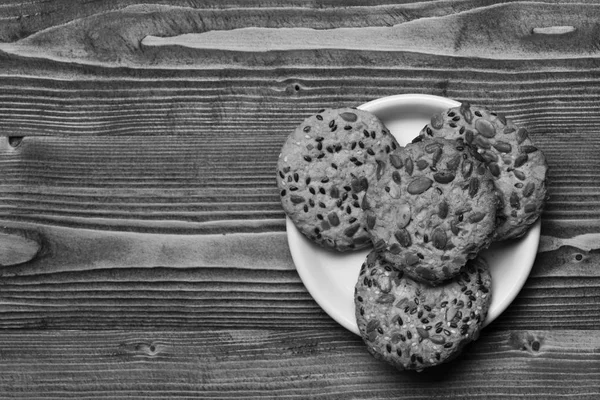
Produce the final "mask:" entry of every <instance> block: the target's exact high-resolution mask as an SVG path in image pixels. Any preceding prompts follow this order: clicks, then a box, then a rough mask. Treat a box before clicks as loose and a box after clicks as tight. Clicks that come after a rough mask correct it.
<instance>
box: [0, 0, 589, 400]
mask: <svg viewBox="0 0 600 400" xmlns="http://www.w3.org/2000/svg"><path fill="white" fill-rule="evenodd" d="M599 21H600V6H599V5H597V2H595V1H591V0H590V1H576V2H575V1H573V2H571V1H562V2H561V1H545V2H503V1H493V0H469V1H435V2H410V1H401V2H396V3H394V2H389V1H377V2H361V1H352V2H336V1H331V2H312V1H302V0H297V1H292V0H290V1H285V2H275V1H247V2H241V1H235V0H229V1H225V2H216V1H205V2H201V1H195V2H194V1H193V2H188V1H186V2H178V1H171V2H161V4H136V2H135V1H119V2H110V3H109V2H92V3H81V4H75V5H72V4H67V2H63V1H56V2H41V1H31V2H26V3H25V2H16V1H6V2H4V3H3V5H2V6H0V398H27V399H29V398H68V397H73V398H93V397H106V398H117V397H150V396H155V397H159V398H160V397H162V398H184V397H194V398H198V397H205V398H209V397H225V398H227V397H229V398H249V397H252V396H253V397H260V398H264V397H269V396H271V397H276V396H279V397H293V398H310V397H312V398H398V397H402V398H431V397H434V396H437V397H440V398H442V397H444V396H445V397H447V398H452V397H459V396H460V397H464V398H515V397H521V398H544V399H545V398H551V397H558V396H567V395H569V396H572V397H579V398H598V397H600V389H599V385H598V382H600V370H599V369H598V366H599V365H600V362H599V361H600V360H599V359H598V349H599V348H600V344H599V341H600V329H599V327H598V321H600V252H599V250H600V172H598V171H600V156H599V155H598V154H599V151H600V130H599V128H598V125H599V123H600V46H598V32H600V22H599ZM399 93H428V94H435V95H441V96H448V97H451V98H455V99H457V100H468V101H471V102H472V103H479V104H483V105H487V106H491V107H493V108H495V109H497V110H498V111H501V112H503V113H505V114H506V115H507V116H509V117H512V118H513V119H514V120H515V121H516V122H517V123H519V124H522V125H523V126H525V127H527V128H528V129H529V131H530V132H531V136H532V138H533V139H534V140H535V141H536V143H537V145H538V147H540V148H541V149H542V150H544V152H545V153H546V155H547V158H548V162H549V165H550V173H549V178H550V183H549V192H550V200H549V202H548V205H547V208H546V211H545V213H544V215H543V221H542V241H541V243H540V250H539V254H538V257H537V260H536V263H535V265H534V269H533V272H532V274H531V276H530V278H529V280H528V281H527V284H526V286H525V288H524V290H523V291H522V292H521V293H520V294H519V296H518V298H517V299H516V300H515V302H514V303H513V304H512V305H511V306H510V308H509V309H508V310H507V311H506V312H505V313H504V314H503V315H502V316H501V317H500V318H499V319H498V320H497V321H496V322H495V323H494V324H492V325H491V326H490V327H488V328H487V329H486V333H485V334H484V335H483V337H482V338H481V339H480V340H479V341H478V342H477V343H476V344H475V345H474V346H472V347H471V350H470V351H469V352H468V353H467V354H466V355H465V356H464V357H463V359H462V360H461V361H460V362H459V363H457V364H456V365H454V366H453V367H452V368H447V369H443V370H441V371H442V372H443V373H442V372H438V373H437V374H433V375H429V376H427V375H424V374H420V375H415V374H409V375H407V374H402V373H397V372H395V371H392V370H391V369H389V368H387V367H386V366H384V365H381V364H380V363H378V362H376V361H374V360H372V359H371V358H370V356H368V355H367V354H366V352H365V351H364V348H363V347H362V345H361V343H360V341H359V340H358V338H356V337H353V336H352V335H351V334H349V333H347V332H345V331H344V330H343V329H342V328H341V327H339V326H338V325H337V324H336V323H335V322H334V321H332V320H331V319H330V318H329V317H328V316H327V315H326V314H325V313H324V312H323V311H322V310H321V309H320V308H319V307H318V306H317V304H316V303H315V302H314V301H313V300H312V298H311V297H310V295H309V294H308V293H307V292H306V290H305V288H304V287H303V285H302V282H301V281H300V279H299V277H298V275H297V273H296V272H295V268H294V265H293V262H292V260H291V257H290V255H289V252H288V250H287V242H286V237H285V226H284V215H283V212H282V210H281V207H280V204H279V199H278V194H277V190H276V187H275V176H274V170H275V164H276V158H277V155H278V152H279V148H280V146H281V144H282V143H283V140H284V139H285V137H286V135H287V134H288V133H289V132H290V131H291V130H292V129H293V128H294V126H295V125H296V124H297V123H298V122H299V121H301V120H302V119H303V118H304V117H305V116H307V115H308V114H310V113H312V112H314V111H315V110H317V109H319V108H322V107H324V106H332V107H336V106H346V105H349V106H356V105H359V104H361V103H363V102H365V101H368V100H372V99H374V98H377V97H382V96H386V95H392V94H399ZM528 332H531V335H532V336H531V337H530V336H529V334H528ZM531 338H533V339H531ZM530 339H531V340H530ZM535 340H537V342H536V343H539V346H540V347H539V349H538V350H532V343H533V342H535ZM523 345H525V350H522V347H523ZM152 346H154V347H153V348H154V350H152ZM537 346H538V345H537V344H536V345H534V347H535V348H537ZM442 375H446V376H442Z"/></svg>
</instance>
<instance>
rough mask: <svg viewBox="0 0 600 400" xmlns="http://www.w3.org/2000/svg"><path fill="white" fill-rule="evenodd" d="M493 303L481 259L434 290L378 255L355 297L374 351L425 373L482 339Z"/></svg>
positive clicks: (359, 317)
mask: <svg viewBox="0 0 600 400" xmlns="http://www.w3.org/2000/svg"><path fill="white" fill-rule="evenodd" d="M490 301H491V275H490V273H489V270H488V267H487V264H486V263H485V261H484V260H483V259H482V258H480V257H478V258H476V259H473V260H470V261H469V262H468V263H467V265H466V266H465V268H464V270H463V271H462V272H461V274H460V275H458V276H457V277H456V278H454V279H453V280H450V281H448V282H446V283H444V284H443V285H440V286H430V285H427V284H424V283H420V282H417V281H414V280H412V279H410V278H409V277H407V276H406V274H404V273H403V271H402V269H401V268H397V266H396V265H394V264H392V263H389V262H387V261H385V260H383V258H381V256H380V255H378V254H377V253H376V252H374V251H373V252H371V253H369V255H368V256H367V259H366V261H365V263H364V264H363V266H362V268H361V271H360V275H359V277H358V282H357V284H356V289H355V295H354V304H355V310H356V320H357V323H358V328H359V331H360V334H361V336H362V338H363V340H364V342H365V343H366V344H367V348H368V350H369V352H370V353H371V354H372V355H373V356H375V358H378V359H383V360H385V361H387V362H389V363H390V364H392V365H394V366H396V367H397V368H398V369H400V370H403V369H410V370H422V369H424V368H427V367H431V366H435V365H438V364H442V363H444V362H447V361H449V360H451V359H453V358H454V357H456V356H457V355H458V354H459V353H460V352H461V350H462V349H463V347H464V346H465V345H466V344H467V343H469V342H471V341H473V340H475V339H477V337H478V336H479V332H480V330H481V327H482V325H483V323H484V321H485V318H486V316H487V312H488V309H489V305H490Z"/></svg>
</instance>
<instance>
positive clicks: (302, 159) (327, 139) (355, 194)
mask: <svg viewBox="0 0 600 400" xmlns="http://www.w3.org/2000/svg"><path fill="white" fill-rule="evenodd" d="M398 147H399V145H398V143H397V142H396V140H395V139H394V137H393V136H392V135H391V134H390V133H389V131H388V130H387V129H386V128H385V126H384V125H383V123H382V122H381V121H380V120H379V119H378V118H377V117H376V116H375V115H373V114H371V113H369V112H367V111H362V110H357V109H353V108H341V109H326V110H321V111H319V112H318V113H317V114H316V115H312V116H310V117H308V118H307V119H306V120H305V121H304V122H303V123H302V124H301V125H300V126H298V127H297V128H296V130H295V131H294V132H293V133H291V134H290V135H289V136H288V138H287V140H286V142H285V143H284V145H283V147H282V149H281V154H280V155H279V160H278V163H277V184H278V187H279V191H280V197H281V203H282V205H283V209H284V210H285V212H286V214H287V215H288V216H289V217H290V219H291V220H292V221H293V222H294V224H295V225H296V226H297V227H298V229H299V230H300V231H301V232H302V233H303V234H304V235H305V236H306V237H308V238H309V239H311V240H312V241H314V242H315V243H317V244H319V245H321V246H324V247H327V248H331V249H335V250H338V251H347V250H354V249H361V248H365V247H367V246H370V245H371V242H370V240H369V237H368V235H367V233H366V230H365V228H366V218H365V215H364V213H363V210H362V208H361V204H362V199H363V195H364V193H365V190H366V189H367V188H368V186H369V185H370V183H371V182H372V181H374V180H375V179H377V178H378V177H379V176H380V174H381V170H382V169H383V168H384V167H385V163H386V162H387V160H388V154H389V153H390V152H391V151H393V150H394V149H396V148H398Z"/></svg>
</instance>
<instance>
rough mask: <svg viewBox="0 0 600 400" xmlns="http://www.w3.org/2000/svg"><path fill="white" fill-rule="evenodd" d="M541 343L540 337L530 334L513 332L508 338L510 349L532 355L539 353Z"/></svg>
mask: <svg viewBox="0 0 600 400" xmlns="http://www.w3.org/2000/svg"><path fill="white" fill-rule="evenodd" d="M542 342H543V338H542V337H538V336H537V335H534V334H532V333H530V332H513V333H511V334H510V338H509V343H510V345H511V347H513V348H515V349H517V350H521V351H526V352H529V353H532V354H535V353H537V352H539V351H540V348H541V346H542Z"/></svg>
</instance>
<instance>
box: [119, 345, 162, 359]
mask: <svg viewBox="0 0 600 400" xmlns="http://www.w3.org/2000/svg"><path fill="white" fill-rule="evenodd" d="M161 350H162V346H160V345H157V344H155V343H152V342H150V343H148V342H131V343H120V344H119V351H118V355H122V356H138V357H139V356H141V357H155V356H157V355H158V354H159V353H160V352H161Z"/></svg>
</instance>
